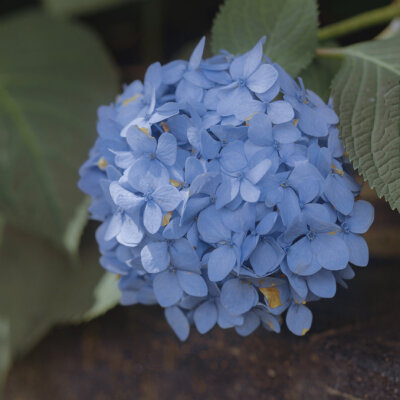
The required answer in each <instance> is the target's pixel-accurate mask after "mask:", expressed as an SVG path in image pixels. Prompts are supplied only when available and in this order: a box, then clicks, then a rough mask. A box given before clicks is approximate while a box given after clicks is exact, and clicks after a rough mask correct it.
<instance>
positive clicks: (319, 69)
mask: <svg viewBox="0 0 400 400" xmlns="http://www.w3.org/2000/svg"><path fill="white" fill-rule="evenodd" d="M340 64H341V63H340V60H337V59H334V58H332V59H321V58H315V59H314V60H313V61H312V63H311V64H310V65H309V66H308V67H307V68H306V69H305V70H303V71H302V72H301V77H302V79H303V81H304V85H305V87H306V88H307V89H311V90H312V91H313V92H315V93H317V94H318V95H319V96H320V97H321V98H322V99H323V100H324V101H325V102H327V101H328V100H329V96H330V93H331V84H332V81H333V78H334V77H335V74H336V73H337V72H338V70H339V68H340Z"/></svg>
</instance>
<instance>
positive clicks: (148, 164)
mask: <svg viewBox="0 0 400 400" xmlns="http://www.w3.org/2000/svg"><path fill="white" fill-rule="evenodd" d="M126 174H127V176H128V182H129V184H130V185H131V186H132V187H133V189H135V190H137V191H138V192H141V193H147V192H152V191H153V190H154V189H156V188H157V187H158V186H160V185H168V184H169V174H168V171H167V169H166V168H165V167H164V166H163V165H162V164H161V163H160V162H159V161H158V160H150V159H149V158H148V157H146V156H145V157H141V158H140V159H139V160H137V161H136V162H135V163H134V164H133V165H132V166H131V167H130V168H129V170H127V171H126Z"/></svg>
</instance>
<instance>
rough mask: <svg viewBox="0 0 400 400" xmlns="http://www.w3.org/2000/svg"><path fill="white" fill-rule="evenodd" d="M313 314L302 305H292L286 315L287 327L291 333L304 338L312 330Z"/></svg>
mask: <svg viewBox="0 0 400 400" xmlns="http://www.w3.org/2000/svg"><path fill="white" fill-rule="evenodd" d="M311 324H312V313H311V311H310V310H309V309H308V308H307V307H306V306H304V305H302V304H294V303H293V304H292V305H291V306H290V307H289V310H288V312H287V314H286V325H287V327H288V328H289V330H290V331H291V332H293V333H294V334H295V335H298V336H304V335H305V334H306V333H307V332H308V331H309V330H310V328H311Z"/></svg>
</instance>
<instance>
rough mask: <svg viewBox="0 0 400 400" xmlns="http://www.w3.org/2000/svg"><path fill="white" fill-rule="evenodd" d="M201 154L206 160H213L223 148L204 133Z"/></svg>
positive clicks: (201, 138) (201, 135)
mask: <svg viewBox="0 0 400 400" xmlns="http://www.w3.org/2000/svg"><path fill="white" fill-rule="evenodd" d="M200 140H201V153H202V155H203V157H204V158H206V159H213V158H215V157H216V156H217V155H218V152H219V149H220V148H221V144H220V142H218V141H216V140H215V139H213V138H212V137H211V136H210V134H209V133H208V132H207V131H202V132H201V134H200Z"/></svg>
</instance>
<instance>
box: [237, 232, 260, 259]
mask: <svg viewBox="0 0 400 400" xmlns="http://www.w3.org/2000/svg"><path fill="white" fill-rule="evenodd" d="M258 240H259V236H258V235H253V234H250V235H248V236H247V237H246V238H245V239H244V241H243V245H242V258H241V262H243V261H245V260H247V259H248V258H249V256H250V254H251V253H252V252H253V251H254V249H255V248H256V246H257V243H258Z"/></svg>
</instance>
